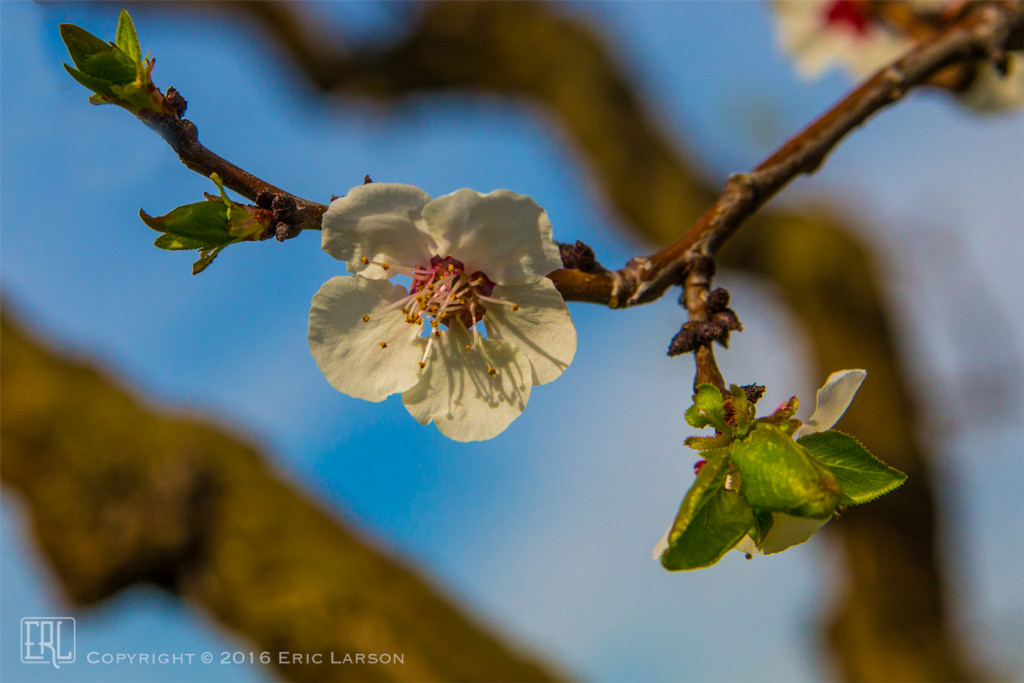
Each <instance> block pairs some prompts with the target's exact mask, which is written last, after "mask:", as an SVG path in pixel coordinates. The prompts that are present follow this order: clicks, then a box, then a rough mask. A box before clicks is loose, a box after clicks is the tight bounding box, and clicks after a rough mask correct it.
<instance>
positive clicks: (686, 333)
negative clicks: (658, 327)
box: [668, 323, 700, 356]
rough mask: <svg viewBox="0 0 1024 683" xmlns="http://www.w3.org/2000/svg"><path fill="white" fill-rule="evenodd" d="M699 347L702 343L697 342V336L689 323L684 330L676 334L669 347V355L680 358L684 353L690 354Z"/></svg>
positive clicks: (684, 326)
mask: <svg viewBox="0 0 1024 683" xmlns="http://www.w3.org/2000/svg"><path fill="white" fill-rule="evenodd" d="M698 346H700V343H699V342H698V341H697V335H696V334H694V331H693V329H692V328H691V327H690V326H689V323H687V324H686V325H683V329H681V330H679V332H677V333H676V336H674V337H672V341H671V342H670V343H669V345H668V355H669V356H679V355H682V354H684V353H690V352H691V351H693V350H695V349H696V348H697V347H698Z"/></svg>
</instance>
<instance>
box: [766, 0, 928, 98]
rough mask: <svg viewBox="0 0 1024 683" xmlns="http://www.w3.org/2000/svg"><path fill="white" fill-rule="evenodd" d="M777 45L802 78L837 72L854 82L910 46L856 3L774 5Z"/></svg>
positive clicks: (806, 0) (807, 0)
mask: <svg viewBox="0 0 1024 683" xmlns="http://www.w3.org/2000/svg"><path fill="white" fill-rule="evenodd" d="M772 6H773V7H774V9H775V18H776V27H777V30H778V37H779V42H780V43H782V46H783V47H784V48H785V49H786V51H788V52H789V53H790V54H791V55H792V56H793V58H794V60H795V61H796V67H797V71H798V72H799V73H800V75H801V76H803V77H804V78H808V79H810V78H816V77H818V76H820V75H821V74H822V73H824V72H825V71H827V70H828V69H829V68H832V67H835V66H839V67H843V68H845V69H846V70H847V71H849V72H850V73H851V74H852V75H853V76H854V77H855V78H864V77H866V76H869V75H871V74H872V73H874V72H875V71H877V70H878V69H880V68H881V67H882V66H884V65H886V64H888V63H889V62H892V61H893V60H895V59H896V58H898V57H899V56H900V55H901V54H902V53H903V52H905V51H906V50H907V49H908V48H909V47H910V46H911V45H913V41H911V40H910V39H909V38H907V37H906V36H903V35H900V34H898V33H894V32H893V31H892V30H890V29H889V28H888V27H887V26H884V25H883V24H881V23H880V22H878V21H876V20H875V18H874V17H873V16H871V15H870V14H869V13H868V12H867V11H866V9H865V8H866V7H867V3H861V2H857V1H856V0H775V2H773V3H772Z"/></svg>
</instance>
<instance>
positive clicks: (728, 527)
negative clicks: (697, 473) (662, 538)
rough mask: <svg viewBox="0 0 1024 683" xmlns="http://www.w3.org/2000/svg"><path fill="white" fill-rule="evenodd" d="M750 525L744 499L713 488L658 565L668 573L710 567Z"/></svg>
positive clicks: (750, 513)
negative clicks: (711, 492) (708, 497)
mask: <svg viewBox="0 0 1024 683" xmlns="http://www.w3.org/2000/svg"><path fill="white" fill-rule="evenodd" d="M706 467H707V466H706V465H705V468H706ZM701 472H703V470H701ZM753 525H754V510H753V509H752V508H751V507H750V505H748V504H747V502H746V501H745V500H744V499H743V496H741V495H740V494H739V493H737V492H735V491H728V490H726V489H724V488H721V487H719V488H716V489H715V490H714V493H713V494H712V496H711V498H710V499H709V500H708V501H707V503H706V504H705V505H704V506H703V507H701V508H700V510H699V511H698V512H697V514H696V515H695V516H694V517H693V520H692V522H691V523H690V524H689V525H688V526H687V527H686V530H685V531H684V532H683V534H682V535H680V536H679V537H678V538H676V539H675V540H674V541H672V542H671V543H670V545H669V548H668V550H666V551H665V552H664V553H663V554H662V556H661V564H662V566H663V567H665V569H671V570H679V569H700V568H702V567H710V566H711V565H713V564H715V563H716V562H718V561H719V560H720V559H722V556H723V555H725V554H726V553H727V552H729V551H730V550H732V549H733V548H735V547H736V544H737V543H739V542H740V541H741V540H743V537H744V536H746V535H747V532H748V531H750V528H751V527H752V526H753Z"/></svg>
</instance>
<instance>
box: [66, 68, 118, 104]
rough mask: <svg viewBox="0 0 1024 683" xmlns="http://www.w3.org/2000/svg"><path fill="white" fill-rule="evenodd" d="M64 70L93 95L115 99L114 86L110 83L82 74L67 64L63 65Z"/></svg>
mask: <svg viewBox="0 0 1024 683" xmlns="http://www.w3.org/2000/svg"><path fill="white" fill-rule="evenodd" d="M64 69H65V70H66V71H67V72H68V73H69V74H70V75H71V77H72V78H73V79H75V80H76V81H78V82H79V84H81V85H84V86H85V87H86V88H88V89H89V90H92V91H93V92H94V93H97V94H99V95H108V96H110V97H117V95H115V94H114V90H113V87H114V84H113V83H111V82H110V81H105V80H103V79H102V78H96V77H94V76H90V75H89V74H86V73H82V72H81V71H79V70H78V69H75V68H74V67H70V66H68V65H67V64H65V65H64ZM94 104H95V103H94Z"/></svg>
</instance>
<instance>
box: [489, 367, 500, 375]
mask: <svg viewBox="0 0 1024 683" xmlns="http://www.w3.org/2000/svg"><path fill="white" fill-rule="evenodd" d="M487 374H488V375H490V376H491V377H494V376H495V375H497V374H498V371H497V370H495V369H494V368H487Z"/></svg>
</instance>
